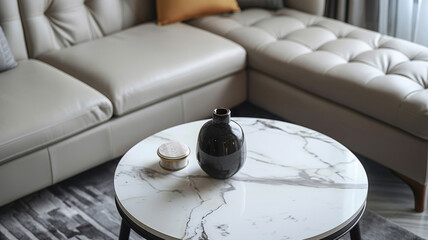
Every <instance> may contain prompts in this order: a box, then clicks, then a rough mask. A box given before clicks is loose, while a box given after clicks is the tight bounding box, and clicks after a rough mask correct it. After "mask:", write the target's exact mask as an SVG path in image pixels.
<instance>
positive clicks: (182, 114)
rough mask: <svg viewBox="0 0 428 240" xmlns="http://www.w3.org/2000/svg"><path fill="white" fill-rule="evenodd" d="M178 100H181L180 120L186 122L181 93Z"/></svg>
mask: <svg viewBox="0 0 428 240" xmlns="http://www.w3.org/2000/svg"><path fill="white" fill-rule="evenodd" d="M180 102H181V122H183V123H184V122H186V117H185V114H184V112H185V108H186V106H184V99H183V94H181V95H180Z"/></svg>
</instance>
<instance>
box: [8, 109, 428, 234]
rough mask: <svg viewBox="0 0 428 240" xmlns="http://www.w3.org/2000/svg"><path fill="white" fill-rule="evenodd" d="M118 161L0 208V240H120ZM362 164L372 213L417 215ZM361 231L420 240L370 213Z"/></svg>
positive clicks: (396, 185) (386, 179)
mask: <svg viewBox="0 0 428 240" xmlns="http://www.w3.org/2000/svg"><path fill="white" fill-rule="evenodd" d="M232 116H240V117H264V118H271V119H280V118H278V117H276V116H274V115H271V114H269V113H267V112H265V111H263V110H261V109H259V108H257V107H255V106H252V105H250V104H247V103H246V104H243V105H240V106H239V107H237V108H234V109H232ZM118 161H119V159H116V160H112V161H110V162H107V163H105V164H103V165H101V166H99V167H96V168H94V169H91V170H89V171H86V172H84V173H82V174H79V175H77V176H75V177H73V178H71V179H68V180H66V181H63V182H61V183H59V184H56V185H54V186H52V187H49V188H47V189H44V190H42V191H39V192H37V193H34V194H31V195H29V196H27V197H25V198H22V199H20V200H18V201H15V202H13V203H12V204H9V205H7V206H5V207H2V208H0V239H116V238H117V234H118V233H119V228H120V222H121V218H120V216H119V214H118V213H117V211H116V207H115V204H114V198H113V196H114V190H113V175H114V174H113V173H114V170H115V168H116V165H117V163H118ZM362 163H363V165H364V166H365V168H366V170H367V173H368V176H369V183H370V190H369V197H368V208H369V209H371V210H374V212H379V213H380V214H385V215H386V216H387V217H388V216H391V215H392V218H390V219H392V220H394V221H395V222H398V223H400V221H404V222H405V221H407V220H402V219H401V218H400V216H402V215H411V216H413V215H415V213H414V212H412V211H411V204H412V198H411V196H410V197H409V196H408V195H409V193H410V190H409V189H408V188H407V186H405V185H404V184H403V183H402V182H401V181H400V180H398V179H397V178H395V177H394V176H393V175H392V174H390V173H389V171H388V170H386V169H385V168H383V167H381V166H379V165H378V164H376V163H374V162H372V161H370V160H367V159H364V158H362ZM410 194H411V193H410ZM397 199H398V200H397ZM409 203H410V205H409ZM393 213H396V215H394V214H393ZM417 216H422V215H417ZM424 216H425V215H424ZM397 219H398V221H397ZM400 219H401V220H400ZM422 223H423V224H422V225H423V226H425V225H426V221H425V220H422ZM424 224H425V225H424ZM361 230H362V232H363V239H420V238H418V237H417V236H416V235H413V234H412V233H410V232H408V231H406V230H405V229H403V228H401V227H399V226H398V225H396V224H394V223H392V222H390V221H388V220H386V219H385V218H383V217H381V216H379V215H377V214H375V213H373V212H372V211H370V210H369V211H367V212H366V214H365V215H364V216H363V219H362V220H361ZM131 236H132V237H133V238H139V237H138V236H136V234H135V233H132V234H131Z"/></svg>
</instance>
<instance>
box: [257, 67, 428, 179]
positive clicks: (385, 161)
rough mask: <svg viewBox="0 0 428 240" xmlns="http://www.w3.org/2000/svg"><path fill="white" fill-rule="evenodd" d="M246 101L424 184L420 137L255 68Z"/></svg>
mask: <svg viewBox="0 0 428 240" xmlns="http://www.w3.org/2000/svg"><path fill="white" fill-rule="evenodd" d="M267 92H268V93H269V94H266V93H267ZM249 101H250V102H251V103H253V104H254V105H256V106H259V107H261V108H264V109H266V110H268V111H270V112H272V113H274V114H277V115H278V116H281V117H283V118H285V119H288V120H290V121H292V122H295V123H297V124H300V125H303V126H306V127H309V128H312V129H314V130H317V131H319V132H322V133H324V134H326V135H329V136H331V137H332V138H334V139H336V140H338V141H339V142H341V143H342V144H343V145H345V146H347V147H348V148H350V149H352V150H353V151H355V152H358V153H360V154H362V155H364V156H366V157H368V158H370V159H374V160H375V161H376V162H378V163H380V164H382V165H384V166H386V167H388V168H390V169H391V170H393V171H395V172H397V173H399V174H402V175H404V176H406V177H408V178H409V179H412V180H413V181H415V182H417V183H419V184H421V185H426V183H427V168H428V166H427V152H428V149H427V141H425V140H423V139H420V138H418V137H415V136H413V135H410V134H407V133H406V132H404V131H402V130H400V129H397V128H395V127H392V126H390V125H387V124H385V123H382V122H380V121H378V120H375V119H373V118H370V117H368V116H365V115H362V114H360V113H358V112H355V111H353V110H350V109H349V108H346V107H342V106H340V105H338V104H335V103H332V102H330V101H328V100H325V99H323V98H320V97H317V96H315V95H313V94H310V93H307V92H305V91H302V90H300V89H298V88H295V87H293V86H290V85H288V84H286V83H284V82H283V81H281V80H277V79H275V78H273V77H270V76H268V75H265V74H263V73H260V72H258V71H255V70H249Z"/></svg>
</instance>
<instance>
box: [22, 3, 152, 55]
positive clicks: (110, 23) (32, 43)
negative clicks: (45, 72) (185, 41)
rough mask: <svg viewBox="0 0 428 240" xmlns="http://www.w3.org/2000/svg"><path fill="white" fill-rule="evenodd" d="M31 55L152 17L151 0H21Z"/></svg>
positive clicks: (90, 38)
mask: <svg viewBox="0 0 428 240" xmlns="http://www.w3.org/2000/svg"><path fill="white" fill-rule="evenodd" d="M20 3H21V4H20V8H21V15H22V19H23V24H24V30H25V33H26V38H27V46H28V48H29V49H28V50H29V54H30V57H34V58H35V57H38V56H39V55H40V54H42V53H44V52H46V51H50V50H58V49H61V48H64V47H69V46H73V45H75V44H78V43H82V42H86V41H89V40H93V39H97V38H100V37H102V36H105V35H109V34H111V33H114V32H117V31H120V30H123V29H126V28H129V27H131V26H134V25H136V24H139V23H142V22H145V21H149V20H153V19H154V18H155V13H156V11H155V2H154V0H143V1H142V0H71V1H70V0H49V1H46V0H20Z"/></svg>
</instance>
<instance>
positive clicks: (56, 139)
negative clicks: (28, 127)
mask: <svg viewBox="0 0 428 240" xmlns="http://www.w3.org/2000/svg"><path fill="white" fill-rule="evenodd" d="M84 117H85V116H84V115H83V116H79V117H76V118H72V119H70V121H71V120H74V119H78V118H84ZM108 119H110V118H106V119H104V120H102V121H101V122H92V123H91V124H89V125H87V126H86V127H85V128H81V129H76V130H74V131H70V132H69V133H68V134H67V135H65V136H60V137H56V138H54V139H51V140H49V141H47V142H46V143H44V144H40V145H38V146H34V147H31V148H27V149H25V150H23V151H19V152H17V153H14V154H12V155H9V156H7V157H6V158H4V159H3V160H0V165H1V164H3V163H6V162H8V161H9V160H11V159H15V158H17V157H20V156H23V155H24V154H26V153H31V152H34V151H37V150H39V149H41V148H43V147H45V146H47V145H52V144H54V143H57V142H59V141H61V140H63V139H67V138H70V137H72V136H74V135H76V134H78V133H80V132H83V131H85V130H87V129H89V128H92V127H95V126H97V125H99V124H101V123H103V122H105V121H107V120H108ZM64 122H65V121H64ZM58 125H59V124H57V125H55V127H57V126H58ZM45 129H46V128H44V129H41V130H45ZM41 130H40V131H41ZM37 132H39V131H36V132H33V133H31V134H26V135H24V137H26V136H29V135H34V134H35V133H37ZM19 138H20V139H21V138H23V137H22V136H21V137H19ZM20 139H15V140H14V142H16V141H18V140H20ZM11 143H12V142H10V141H9V142H7V143H6V144H0V145H1V147H0V150H1V149H3V148H7V146H8V145H10V144H11Z"/></svg>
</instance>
